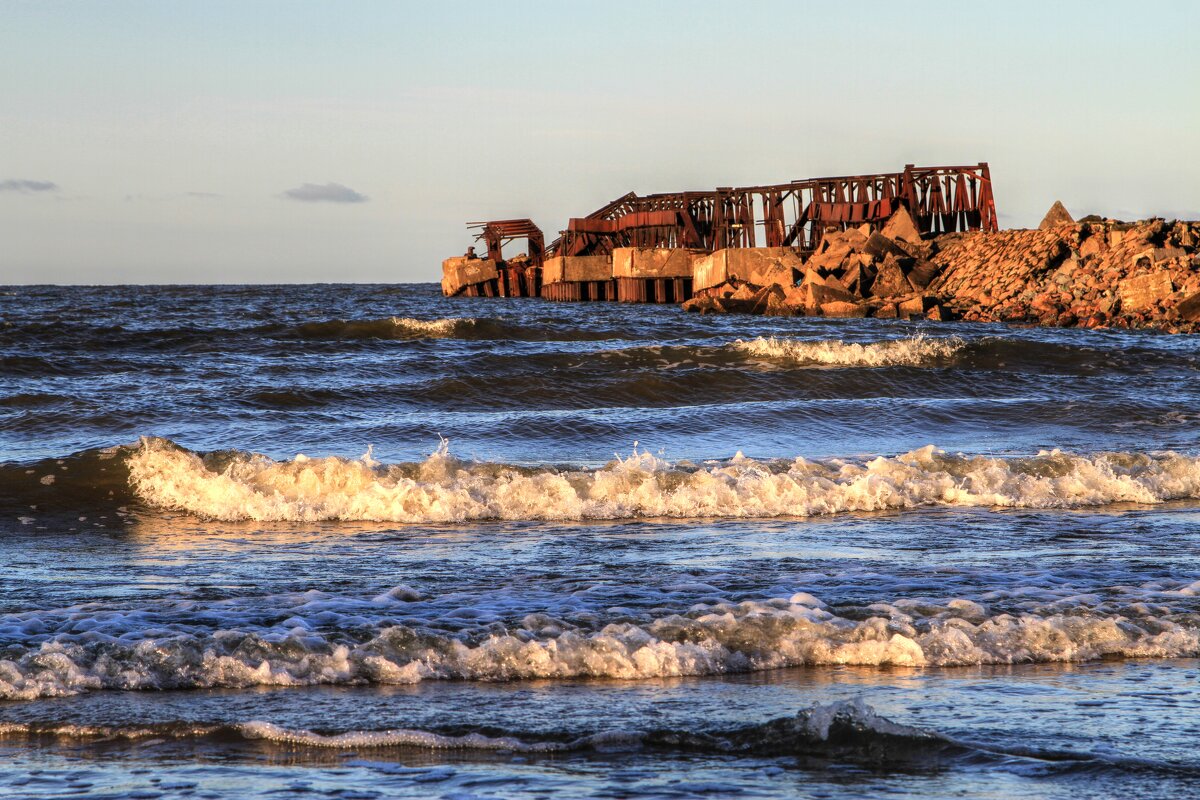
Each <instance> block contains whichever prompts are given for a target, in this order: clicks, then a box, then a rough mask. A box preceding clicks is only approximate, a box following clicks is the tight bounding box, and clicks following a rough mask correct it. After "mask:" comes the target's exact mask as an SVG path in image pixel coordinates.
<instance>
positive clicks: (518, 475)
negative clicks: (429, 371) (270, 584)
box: [128, 439, 1200, 523]
mask: <svg viewBox="0 0 1200 800" xmlns="http://www.w3.org/2000/svg"><path fill="white" fill-rule="evenodd" d="M128 468H129V474H130V481H131V485H132V486H133V487H134V489H135V491H136V494H137V495H138V496H139V497H140V498H141V499H142V500H143V501H144V502H146V503H147V504H149V505H150V506H153V507H157V508H162V509H171V510H178V511H185V512H188V513H191V514H196V515H199V516H202V517H206V518H210V519H219V520H226V521H238V520H257V521H286V520H290V521H298V522H318V521H325V520H340V521H355V520H363V521H377V522H400V523H428V522H461V521H468V520H485V519H500V520H580V519H628V518H638V517H672V518H716V517H759V518H761V517H783V516H798V517H805V516H813V515H821V514H836V513H841V512H849V511H878V510H885V509H908V508H917V507H921V506H939V505H940V506H984V507H992V506H1000V507H1020V508H1071V507H1079V506H1097V505H1104V504H1108V503H1117V502H1133V503H1161V502H1164V501H1168V500H1176V499H1184V498H1197V497H1200V459H1198V458H1195V457H1189V456H1184V455H1179V454H1175V453H1158V454H1147V453H1100V454H1095V455H1075V454H1071V453H1065V452H1061V451H1059V450H1053V451H1043V452H1041V453H1039V454H1038V455H1036V456H1032V457H1025V458H990V457H984V456H966V455H961V454H960V455H951V454H947V453H944V452H942V451H940V450H937V449H936V448H934V447H932V446H929V447H924V448H921V449H919V450H914V451H912V452H909V453H905V454H903V455H899V456H895V457H878V458H871V459H867V460H845V459H829V460H820V461H815V460H807V459H803V458H797V459H795V460H793V461H760V460H755V459H752V458H746V457H744V456H740V455H739V456H738V457H736V458H734V459H731V460H729V461H726V462H723V463H718V464H715V465H710V464H706V465H703V466H696V465H691V464H687V463H680V464H673V463H671V462H668V461H666V460H664V459H661V458H657V457H655V456H652V455H650V454H649V453H644V452H642V453H639V452H636V451H635V452H634V453H633V454H632V455H631V456H629V457H628V458H618V459H616V460H614V461H613V462H611V463H609V464H607V465H606V466H604V467H601V468H598V469H576V468H552V467H537V468H532V467H518V466H512V465H506V464H497V463H487V462H465V461H460V460H457V459H455V458H454V457H453V456H451V455H450V454H449V452H448V451H447V450H446V449H445V447H444V446H443V448H441V449H439V450H438V451H437V452H436V453H434V454H433V455H431V456H430V457H429V458H428V459H427V460H426V461H424V462H420V463H414V464H397V465H385V464H380V463H378V462H376V461H374V460H373V459H371V458H370V456H369V455H368V456H364V457H363V458H361V459H344V458H338V457H327V458H307V457H305V456H302V455H301V456H297V457H296V458H295V459H293V460H291V461H274V460H272V459H269V458H267V457H265V456H261V455H252V454H245V453H243V454H235V455H233V456H228V455H227V454H226V455H224V456H222V457H221V458H220V459H215V458H212V457H209V458H202V457H201V456H200V455H198V454H196V453H193V452H191V451H188V450H185V449H183V448H180V447H178V446H175V445H173V444H172V443H170V442H167V441H165V440H160V439H144V440H143V442H142V445H141V446H140V447H139V448H137V449H136V450H135V451H134V452H133V453H132V454H131V455H130V456H129V458H128Z"/></svg>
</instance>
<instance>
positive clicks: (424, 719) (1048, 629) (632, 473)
mask: <svg viewBox="0 0 1200 800" xmlns="http://www.w3.org/2000/svg"><path fill="white" fill-rule="evenodd" d="M1198 377H1200V339H1195V338H1189V337H1184V336H1166V335H1158V334H1155V333H1151V332H1129V331H1120V332H1117V331H1112V332H1106V331H1079V330H1049V329H1038V328H1020V327H1008V326H1001V325H970V324H963V323H951V324H937V323H906V322H884V321H879V320H822V319H768V318H758V317H746V316H719V317H711V316H705V317H701V316H696V315H688V314H685V313H683V312H682V311H681V310H680V309H678V308H676V307H674V306H667V307H655V306H630V305H618V304H565V303H561V304H554V303H547V302H543V301H540V300H499V299H497V300H488V299H445V298H442V297H441V296H440V294H439V293H438V292H437V287H436V286H433V285H401V286H361V285H355V286H336V285H335V286H328V285H323V286H256V287H205V286H199V287H127V286H122V287H74V288H62V287H5V288H4V289H3V291H2V292H0V796H3V797H6V798H24V797H30V798H35V797H36V798H41V797H66V796H72V797H74V796H80V797H145V798H149V797H170V798H175V797H180V798H183V797H196V798H243V797H271V798H282V797H339V798H356V797H357V798H370V797H453V798H471V797H530V798H532V797H560V796H573V797H575V796H582V797H609V798H615V797H693V796H713V797H732V796H736V797H823V798H842V797H879V796H884V795H889V796H899V797H921V798H924V797H943V796H953V797H974V798H984V797H1031V798H1034V797H1036V798H1042V797H1062V798H1076V797H1080V796H1086V797H1101V796H1108V797H1131V796H1137V797H1184V796H1192V795H1195V794H1196V793H1197V792H1200V752H1198V751H1197V747H1196V742H1197V741H1198V740H1200V671H1198V669H1200V424H1198V423H1200V381H1198V380H1197V378H1198Z"/></svg>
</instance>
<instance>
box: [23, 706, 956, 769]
mask: <svg viewBox="0 0 1200 800" xmlns="http://www.w3.org/2000/svg"><path fill="white" fill-rule="evenodd" d="M706 728H707V726H705V725H703V723H697V726H696V728H695V729H692V728H678V729H672V728H659V729H651V730H607V731H598V732H593V733H584V734H582V735H580V734H577V733H574V734H573V733H570V732H563V733H554V732H551V733H529V732H525V731H511V732H510V731H499V732H497V731H494V730H489V731H488V732H487V733H483V732H466V733H462V732H453V733H451V732H448V731H442V730H422V729H387V730H351V731H341V732H320V731H314V730H308V729H305V728H287V727H284V726H281V725H277V724H275V723H272V722H266V721H261V720H252V721H248V722H242V723H232V724H194V723H157V724H148V725H139V726H117V725H78V724H62V723H53V722H48V723H38V722H34V723H17V722H14V723H3V722H0V737H3V738H42V739H45V738H54V739H58V740H68V741H72V742H89V741H99V742H111V741H114V740H127V741H139V740H145V739H155V740H160V741H161V740H189V739H215V740H220V741H223V742H228V741H234V742H239V741H240V742H248V743H266V744H281V745H287V746H288V747H291V748H296V747H304V748H315V749H330V748H333V749H347V748H353V749H355V750H381V749H389V750H391V749H400V750H440V751H446V750H455V751H483V752H489V751H504V752H512V753H525V754H548V753H578V752H597V751H598V752H604V753H612V752H625V751H630V750H641V749H653V750H659V751H665V752H679V753H713V754H736V755H760V756H765V755H777V754H778V755H783V754H789V755H813V756H823V757H829V758H837V759H839V760H849V761H857V760H860V759H862V758H870V759H871V760H872V761H879V760H881V757H882V760H892V759H895V760H908V759H910V758H913V757H917V758H928V757H931V756H934V755H937V754H939V753H953V752H955V751H961V752H967V751H969V749H970V748H969V747H968V746H964V745H960V744H957V743H955V742H953V741H952V740H951V739H949V738H947V737H944V736H942V735H940V734H938V733H934V732H930V731H925V730H922V729H920V728H913V727H909V726H907V725H900V724H897V723H895V722H892V721H891V720H889V719H887V718H886V717H882V716H880V715H879V714H878V713H877V712H876V711H875V710H874V709H873V708H871V707H870V706H869V705H867V704H865V703H863V702H862V701H859V700H854V701H842V702H836V703H829V704H825V705H817V706H813V707H812V708H809V709H804V710H802V711H800V712H798V713H797V714H795V715H794V716H790V717H781V718H778V719H773V720H770V721H768V722H764V723H758V724H751V725H744V726H740V727H732V728H715V729H706Z"/></svg>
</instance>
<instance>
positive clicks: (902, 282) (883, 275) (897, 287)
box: [871, 255, 912, 297]
mask: <svg viewBox="0 0 1200 800" xmlns="http://www.w3.org/2000/svg"><path fill="white" fill-rule="evenodd" d="M911 291H912V286H911V285H910V284H909V282H908V278H906V277H905V276H904V270H903V269H901V268H900V262H899V261H898V260H897V259H896V257H895V256H892V255H889V256H888V257H887V258H885V259H884V260H883V263H882V264H880V265H879V269H878V270H877V271H876V273H875V281H874V282H873V283H872V284H871V294H873V295H874V296H875V297H896V296H897V295H902V294H908V293H909V292H911Z"/></svg>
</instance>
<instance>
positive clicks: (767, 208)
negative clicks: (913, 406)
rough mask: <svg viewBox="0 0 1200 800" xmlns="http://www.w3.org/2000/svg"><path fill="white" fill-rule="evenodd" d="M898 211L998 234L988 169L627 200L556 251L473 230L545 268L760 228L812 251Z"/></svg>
mask: <svg viewBox="0 0 1200 800" xmlns="http://www.w3.org/2000/svg"><path fill="white" fill-rule="evenodd" d="M901 207H904V208H907V209H908V211H909V213H910V214H912V216H913V219H914V220H915V222H916V224H917V226H918V228H919V229H920V231H921V232H922V233H924V234H933V233H949V232H952V231H966V230H985V231H994V230H997V228H998V225H997V218H996V204H995V198H994V195H993V193H992V182H991V173H990V172H989V170H988V165H987V163H986V162H981V163H979V164H976V165H974V166H939V167H918V166H915V165H913V164H908V165H906V166H905V168H904V170H903V171H901V172H889V173H878V174H875V175H845V176H839V177H830V178H806V179H802V180H793V181H788V182H787V183H779V184H769V185H765V186H746V187H720V188H717V189H713V190H710V191H689V192H665V193H658V194H651V195H645V196H638V195H637V194H635V193H634V192H629V193H627V194H624V195H622V196H620V197H618V198H616V199H615V200H612V201H611V202H609V203H606V204H605V205H603V206H601V207H600V208H598V209H596V210H595V211H593V212H592V213H590V214H588V215H587V216H586V217H576V218H572V219H571V220H570V221H569V222H568V224H567V228H566V230H564V231H562V232H561V235H560V236H559V238H558V239H555V240H554V241H553V242H552V243H551V244H550V246H549V247H543V246H542V239H541V230H540V229H538V228H537V226H536V225H534V224H533V223H532V222H531V221H529V220H499V221H496V222H488V223H476V225H481V226H482V227H483V231H482V232H481V233H480V234H479V235H478V236H477V237H476V238H482V239H484V240H485V241H487V243H488V255H489V257H493V258H497V259H498V260H500V259H499V253H500V247H501V245H502V244H503V243H504V242H507V241H510V240H511V239H514V238H520V237H522V236H527V237H528V238H529V240H530V253H529V255H530V258H531V259H535V261H536V263H537V264H539V265H540V264H541V261H542V258H543V256H544V255H546V254H555V255H595V254H604V253H610V252H612V250H613V249H614V248H617V247H631V246H632V247H688V248H694V249H699V250H718V249H721V248H725V247H754V246H755V245H756V243H757V241H758V239H757V237H756V229H757V228H758V227H759V226H761V227H762V229H763V240H764V241H765V243H766V245H767V246H768V247H780V246H782V247H798V248H800V249H802V250H813V249H815V248H816V247H817V246H818V245H819V244H820V242H821V239H822V237H823V236H824V235H825V231H826V230H827V229H844V228H848V227H857V226H859V225H869V226H870V227H872V228H878V227H881V226H882V225H883V224H884V223H885V222H886V221H887V219H888V218H889V217H890V216H891V215H892V214H893V213H894V212H895V211H896V210H897V209H899V208H901ZM535 238H536V242H537V245H536V246H535V244H534V242H535ZM493 242H494V243H495V250H494V254H493Z"/></svg>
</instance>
